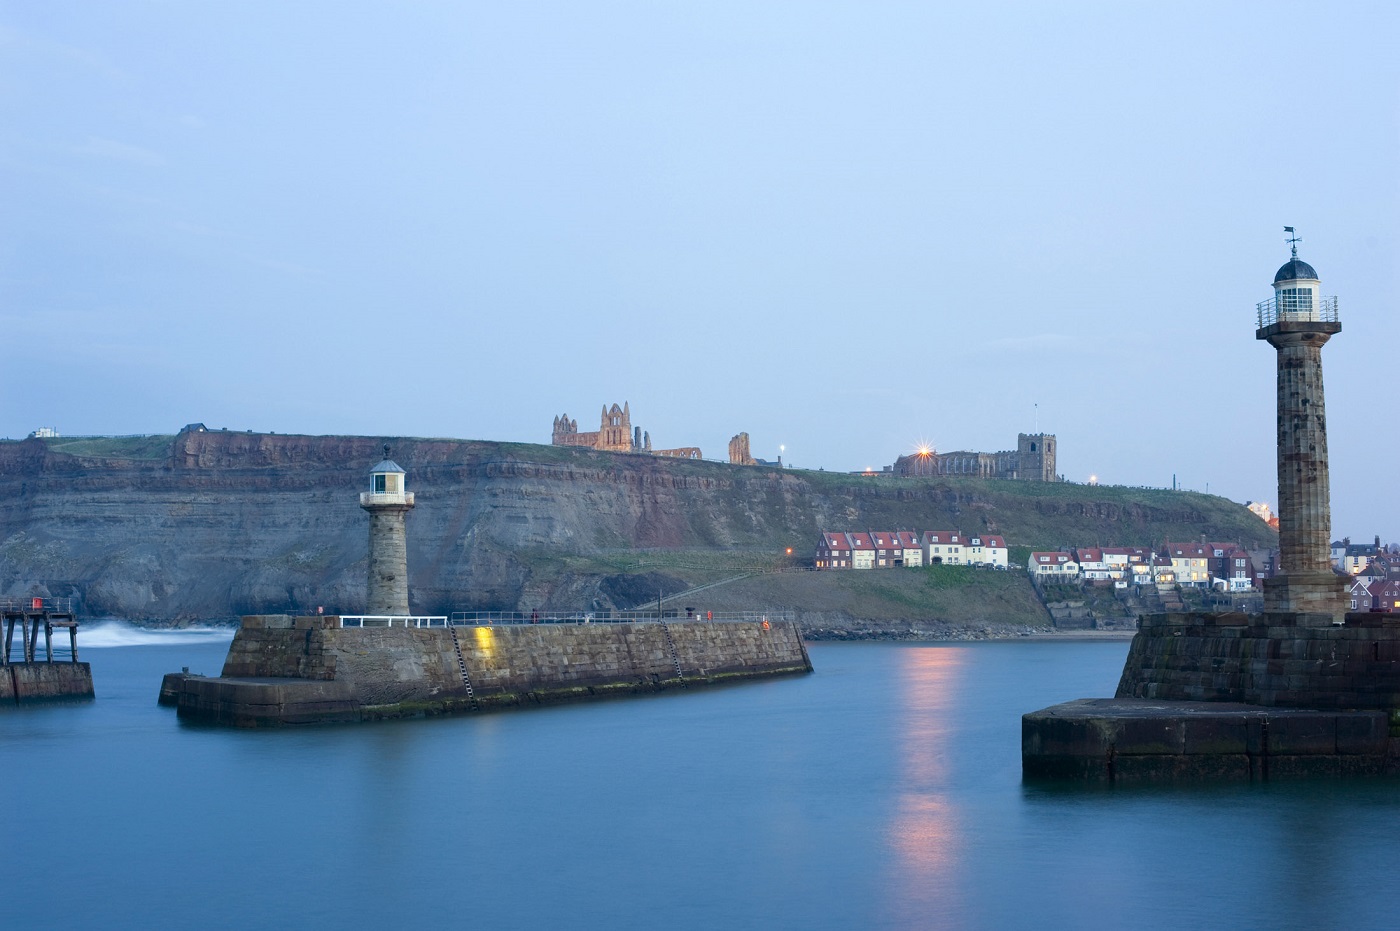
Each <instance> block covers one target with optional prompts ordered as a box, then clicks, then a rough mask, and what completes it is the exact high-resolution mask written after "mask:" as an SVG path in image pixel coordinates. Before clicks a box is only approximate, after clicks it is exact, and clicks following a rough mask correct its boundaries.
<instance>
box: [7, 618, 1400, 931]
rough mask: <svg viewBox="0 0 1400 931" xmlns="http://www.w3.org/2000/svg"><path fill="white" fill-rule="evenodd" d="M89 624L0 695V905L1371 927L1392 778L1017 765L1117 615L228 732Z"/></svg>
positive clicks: (466, 918) (28, 918)
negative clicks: (480, 711)
mask: <svg viewBox="0 0 1400 931" xmlns="http://www.w3.org/2000/svg"><path fill="white" fill-rule="evenodd" d="M227 642H228V635H227V634H225V633H146V632H141V631H137V630H135V629H133V628H129V627H126V626H125V625H119V624H110V625H106V626H103V627H100V628H98V629H97V630H95V631H94V630H85V631H84V632H83V634H82V635H81V639H80V648H81V649H82V651H83V658H84V659H86V660H88V661H90V662H91V663H92V668H93V677H94V680H95V684H96V689H97V694H98V698H97V700H96V701H93V702H90V703H86V704H81V705H46V706H33V707H23V708H18V709H8V710H5V711H3V712H0V771H3V772H4V774H5V777H6V782H7V788H8V790H9V791H8V793H7V803H6V806H5V811H4V815H3V820H0V835H3V837H4V838H5V844H4V849H5V854H6V856H5V863H6V864H7V869H6V871H5V872H6V880H5V889H4V894H3V899H0V923H3V924H4V926H5V927H9V928H17V929H22V928H39V927H46V928H151V927H165V926H171V925H175V924H177V923H178V924H181V925H184V926H188V927H193V928H200V929H208V928H248V927H253V926H266V927H306V928H338V929H341V928H371V927H376V928H417V927H430V926H440V927H465V926H472V927H478V928H493V929H512V928H570V929H572V928H581V929H590V928H641V927H668V928H682V929H686V928H727V927H733V928H843V929H844V928H1129V927H1161V928H1197V927H1199V928H1216V927H1218V928H1232V929H1233V928H1269V929H1279V928H1308V929H1316V928H1388V927H1394V926H1395V922H1396V918H1395V896H1396V893H1397V892H1398V891H1400V841H1397V837H1398V836H1400V782H1397V781H1395V780H1391V779H1380V780H1352V781H1343V782H1302V783H1270V784H1253V785H1217V786H1197V787H1176V788H1162V787H1159V788H1150V789H1149V788H1134V789H1130V790H1123V789H1086V788H1083V787H1077V786H1076V787H1045V786H1035V785H1023V784H1022V782H1021V775H1020V743H1019V741H1020V715H1021V714H1022V713H1023V712H1026V711H1030V710H1034V709H1037V708H1040V707H1043V706H1045V705H1049V704H1053V703H1055V702H1059V701H1064V700H1067V699H1071V698H1081V697H1088V696H1101V695H1109V694H1111V693H1112V691H1113V688H1114V686H1115V684H1116V682H1117V678H1118V673H1119V670H1120V669H1121V666H1122V661H1123V657H1124V655H1125V653H1126V650H1127V644H1126V643H1125V642H1107V643H1104V642H1097V643H1095V642H1077V643H1061V642H991V643H971V644H927V645H915V644H814V645H812V647H811V655H812V660H813V663H814V665H815V666H816V668H817V672H816V673H815V674H813V675H811V676H806V677H800V678H791V679H781V680H774V681H767V682H760V683H756V684H746V685H742V686H736V687H732V688H718V689H711V690H698V691H696V692H694V693H692V694H670V695H661V696H656V697H648V698H638V699H633V700H619V701H609V702H602V703H596V704H588V705H575V706H566V707H554V708H549V709H545V710H531V711H520V712H506V713H500V714H493V715H486V716H481V717H459V718H446V719H433V720H421V721H395V722H387V723H384V724H374V725H355V726H340V727H319V728H308V729H292V730H273V731H239V730H227V729H219V728H208V727H198V726H191V725H186V724H182V723H180V722H179V721H177V719H176V717H175V715H174V713H173V711H171V710H169V709H165V708H160V707H158V706H157V705H156V693H157V691H158V689H159V685H160V678H161V675H162V674H163V673H165V672H170V671H173V670H178V669H179V668H180V667H182V666H189V667H191V669H192V670H193V671H195V672H209V673H216V672H217V671H218V669H219V667H220V665H221V664H222V661H223V656H224V652H225V651H226V649H227Z"/></svg>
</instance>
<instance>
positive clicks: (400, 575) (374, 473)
mask: <svg viewBox="0 0 1400 931" xmlns="http://www.w3.org/2000/svg"><path fill="white" fill-rule="evenodd" d="M404 475H405V473H404V470H403V469H401V468H400V467H399V464H398V463H396V462H394V461H393V460H392V459H390V458H389V447H388V446H385V447H384V459H383V461H382V462H380V463H379V464H378V465H376V466H375V467H374V468H373V469H370V490H369V491H365V492H361V493H360V507H362V508H364V509H365V510H366V511H369V586H368V599H367V604H366V605H365V613H366V614H371V615H391V616H394V617H406V616H408V534H407V532H406V530H405V528H404V517H405V516H406V515H407V514H408V512H409V510H411V509H412V507H413V492H411V491H406V490H405V488H404Z"/></svg>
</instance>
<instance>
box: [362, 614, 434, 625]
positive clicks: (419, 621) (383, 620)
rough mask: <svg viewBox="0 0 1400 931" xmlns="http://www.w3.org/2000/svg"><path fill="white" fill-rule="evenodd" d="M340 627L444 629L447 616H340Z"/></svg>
mask: <svg viewBox="0 0 1400 931" xmlns="http://www.w3.org/2000/svg"><path fill="white" fill-rule="evenodd" d="M340 626H341V627H446V626H447V615H445V614H433V615H422V616H409V615H403V614H342V615H340Z"/></svg>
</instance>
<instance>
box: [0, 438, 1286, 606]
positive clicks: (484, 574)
mask: <svg viewBox="0 0 1400 931" xmlns="http://www.w3.org/2000/svg"><path fill="white" fill-rule="evenodd" d="M384 442H386V440H385V439H383V438H376V437H315V436H283V435H273V434H250V433H224V432H210V433H182V434H180V435H178V436H176V437H172V438H168V439H167V440H165V441H161V440H156V439H154V438H143V439H142V440H141V441H139V442H138V441H127V442H124V441H122V440H121V439H119V438H113V439H111V440H100V439H98V440H83V441H65V440H50V441H44V440H25V441H23V442H0V594H11V595H23V594H32V593H39V594H52V595H56V596H63V595H71V596H74V597H76V598H78V599H79V601H80V604H81V605H82V610H83V611H84V613H87V614H95V615H115V616H120V617H127V618H131V619H137V620H160V621H177V620H196V619H197V620H218V619H227V618H233V617H236V616H238V615H241V614H271V613H282V612H291V613H295V612H298V611H306V610H311V611H314V610H315V607H316V606H317V605H324V606H325V607H326V610H327V613H330V612H331V611H339V612H345V613H353V612H356V611H359V610H362V606H363V603H364V596H365V559H366V552H367V536H368V524H369V521H368V518H367V516H366V515H365V514H364V513H363V512H362V511H361V510H360V508H359V501H358V493H359V492H360V491H361V490H365V488H366V487H367V483H368V469H369V467H370V466H371V465H372V464H373V463H375V462H376V461H378V459H379V458H380V457H381V453H382V449H381V446H382V444H383V443H384ZM388 442H390V443H391V444H392V446H393V453H392V455H393V457H394V458H395V459H396V460H397V461H398V462H399V463H400V464H402V465H403V466H404V467H405V468H406V469H407V470H408V482H409V489H410V490H412V491H414V492H415V494H416V497H417V507H416V508H415V509H414V511H413V512H412V513H411V514H410V515H409V517H408V533H409V567H410V573H409V574H410V592H411V595H410V597H411V604H412V607H413V609H414V610H415V611H422V612H432V613H445V612H448V611H451V610H454V609H506V610H508V609H516V608H524V609H526V610H528V609H529V608H532V607H561V608H565V607H567V608H595V609H598V608H607V607H630V606H631V604H632V603H635V601H637V600H641V599H640V597H639V594H640V593H641V592H646V593H648V595H649V596H650V597H654V594H655V592H656V591H657V590H659V589H664V590H668V591H669V590H678V589H681V588H684V587H687V586H688V585H689V584H698V583H701V582H705V581H712V580H713V579H714V578H715V577H716V576H715V571H717V568H718V567H721V566H722V565H723V564H724V563H725V560H726V559H731V562H732V563H733V564H738V565H754V564H756V561H757V560H758V559H759V554H763V558H765V559H767V560H769V561H771V560H772V559H773V558H775V556H776V554H777V553H779V552H781V550H782V548H783V547H786V546H792V547H793V549H794V553H795V554H796V555H797V556H799V557H808V558H810V555H811V551H812V547H813V546H814V544H815V538H816V533H817V532H818V531H819V530H821V529H824V528H830V529H867V528H874V529H898V528H907V529H933V528H958V529H962V530H965V531H969V532H973V531H991V532H997V533H1001V534H1004V535H1005V536H1006V537H1007V538H1008V540H1009V542H1011V543H1012V544H1027V545H1035V546H1050V545H1060V544H1064V543H1096V542H1097V543H1103V544H1109V543H1148V542H1152V541H1154V540H1155V541H1157V542H1160V541H1162V540H1163V539H1168V538H1184V539H1194V538H1196V537H1198V536H1199V535H1200V534H1206V535H1208V536H1209V537H1210V538H1211V539H1224V540H1236V539H1240V540H1242V541H1243V542H1245V543H1246V544H1247V545H1248V544H1256V545H1262V544H1271V543H1272V540H1273V536H1272V534H1271V532H1270V531H1268V529H1267V527H1265V526H1264V524H1263V523H1262V522H1261V521H1259V520H1258V519H1257V518H1255V517H1254V516H1253V515H1252V514H1250V513H1249V512H1248V511H1246V510H1245V509H1244V508H1242V507H1240V506H1238V505H1234V504H1231V503H1229V502H1225V501H1223V500H1222V499H1219V498H1210V497H1207V496H1203V495H1194V494H1185V493H1171V492H1162V491H1145V490H1129V489H1116V488H1089V487H1084V486H1064V485H1043V486H1036V485H1032V484H1029V483H1010V482H989V481H976V480H936V479H917V480H910V479H906V480H894V479H865V478H860V477H857V476H845V475H836V474H831V473H812V472H800V471H780V470H776V469H766V468H755V467H738V466H728V465H724V464H719V463H705V462H685V461H677V460H667V459H661V458H654V457H650V456H639V455H627V454H614V453H601V452H595V451H592V450H584V449H566V448H556V447H549V446H535V445H526V444H505V443H485V442H473V441H463V440H429V439H390V440H388ZM639 551H647V553H646V554H643V556H645V555H654V554H658V553H659V554H664V555H665V557H666V558H665V559H663V560H662V562H666V560H669V563H668V564H667V565H668V567H667V568H665V569H664V571H662V572H656V571H651V572H646V571H643V570H642V569H640V568H637V564H638V563H639V562H645V561H646V560H645V559H644V558H643V557H642V556H639ZM687 557H693V558H689V559H688V558H687ZM700 563H704V564H705V565H700Z"/></svg>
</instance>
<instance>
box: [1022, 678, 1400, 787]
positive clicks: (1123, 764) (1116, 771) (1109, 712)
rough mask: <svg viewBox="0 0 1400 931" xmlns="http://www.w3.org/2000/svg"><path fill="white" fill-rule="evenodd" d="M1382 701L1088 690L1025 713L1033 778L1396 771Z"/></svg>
mask: <svg viewBox="0 0 1400 931" xmlns="http://www.w3.org/2000/svg"><path fill="white" fill-rule="evenodd" d="M1395 755H1396V748H1395V747H1393V746H1392V740H1391V737H1390V728H1389V717H1388V715H1387V714H1385V713H1383V712H1379V711H1315V710H1302V709H1277V708H1261V707H1258V706H1255V705H1246V704H1239V703H1224V702H1172V701H1165V702H1157V701H1143V700H1138V699H1109V698H1100V699H1080V700H1079V701H1072V702H1066V703H1064V704H1061V705H1054V706H1052V707H1050V708H1045V709H1043V710H1041V711H1037V712H1033V713H1031V714H1027V715H1024V716H1023V717H1022V719H1021V758H1022V768H1023V771H1024V773H1025V775H1026V776H1027V777H1028V778H1064V777H1071V778H1077V779H1082V780H1088V781H1099V782H1118V781H1135V780H1153V781H1155V780H1163V779H1166V780H1175V779H1201V778H1226V779H1263V778H1271V777H1273V778H1276V777H1280V776H1285V775H1286V776H1306V775H1335V774H1341V773H1380V772H1388V771H1396V769H1397V765H1396V759H1395Z"/></svg>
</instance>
